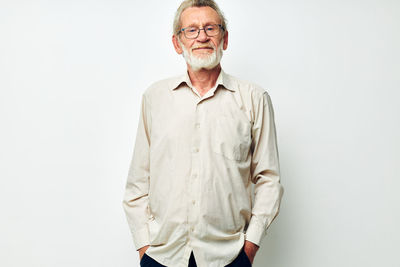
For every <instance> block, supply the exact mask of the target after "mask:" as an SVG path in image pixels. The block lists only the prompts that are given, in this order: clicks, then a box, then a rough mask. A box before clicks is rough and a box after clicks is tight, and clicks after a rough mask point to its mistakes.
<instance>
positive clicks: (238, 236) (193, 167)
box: [123, 70, 283, 267]
mask: <svg viewBox="0 0 400 267" xmlns="http://www.w3.org/2000/svg"><path fill="white" fill-rule="evenodd" d="M251 183H254V184H255V185H254V197H252V187H251ZM282 194H283V187H282V185H281V184H280V175H279V160H278V149H277V142H276V130H275V123H274V112H273V107H272V103H271V99H270V97H269V95H268V93H267V92H266V91H265V90H264V89H262V88H260V87H259V86H257V85H254V84H252V83H248V82H245V81H241V80H239V79H237V78H235V77H233V76H230V75H228V74H226V73H225V72H224V71H223V70H221V72H220V74H219V76H218V79H217V82H216V85H215V86H214V88H212V89H210V90H209V91H208V92H207V93H206V94H205V95H203V96H200V94H199V93H198V91H197V90H196V89H195V88H194V87H193V86H192V84H191V82H190V79H189V76H188V74H187V73H186V74H184V75H182V76H179V77H174V78H170V79H166V80H162V81H159V82H157V83H155V84H153V85H152V86H150V87H149V88H148V89H147V90H146V91H145V92H144V94H143V96H142V103H141V112H140V118H139V125H138V129H137V136H136V142H135V147H134V152H133V157H132V161H131V164H130V168H129V172H128V177H127V183H126V189H125V195H124V199H123V207H124V210H125V213H126V216H127V221H128V225H129V227H130V230H131V232H132V236H133V240H134V244H135V247H136V249H139V248H141V247H143V246H146V245H150V247H149V248H148V249H147V251H146V254H148V255H149V256H150V257H152V258H153V259H155V260H156V261H157V262H159V263H161V264H163V265H166V266H174V267H175V266H177V267H179V266H188V261H189V257H190V254H191V252H192V251H193V253H194V256H195V259H196V262H197V265H198V266H204V267H206V266H207V267H221V266H225V265H228V264H229V263H230V262H232V261H233V260H234V259H235V258H236V257H237V256H238V254H239V253H240V251H241V249H242V247H243V245H244V241H245V240H249V241H251V242H253V243H255V244H257V245H260V242H261V240H262V238H263V237H264V236H265V234H266V230H267V228H268V227H269V225H270V224H271V222H272V221H273V220H274V218H275V217H276V216H277V214H278V212H279V206H280V201H281V197H282Z"/></svg>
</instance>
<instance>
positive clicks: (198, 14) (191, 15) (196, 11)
mask: <svg viewBox="0 0 400 267" xmlns="http://www.w3.org/2000/svg"><path fill="white" fill-rule="evenodd" d="M181 23H182V25H183V26H191V25H200V24H204V25H205V24H220V23H221V18H220V17H219V15H218V13H217V11H215V10H214V9H213V8H211V7H208V6H206V7H189V8H187V9H185V10H184V11H183V12H182V14H181Z"/></svg>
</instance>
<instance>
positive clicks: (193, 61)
mask: <svg viewBox="0 0 400 267" xmlns="http://www.w3.org/2000/svg"><path fill="white" fill-rule="evenodd" d="M178 42H179V44H180V46H181V47H182V50H183V53H182V56H183V58H184V59H185V60H186V63H187V64H188V65H189V66H190V67H191V68H192V70H193V71H198V70H200V69H207V70H210V69H212V68H214V67H216V66H217V65H218V64H219V62H220V61H221V58H222V54H223V49H222V47H223V44H224V42H223V40H222V42H221V43H220V44H219V46H218V49H215V46H214V44H213V43H211V42H210V43H209V46H211V47H212V48H213V49H214V50H213V52H212V53H211V54H210V55H208V56H204V57H197V56H195V55H193V52H192V49H193V48H195V47H193V48H191V49H190V50H189V51H188V50H187V49H186V48H185V46H184V45H183V44H182V42H181V40H180V39H179V38H178Z"/></svg>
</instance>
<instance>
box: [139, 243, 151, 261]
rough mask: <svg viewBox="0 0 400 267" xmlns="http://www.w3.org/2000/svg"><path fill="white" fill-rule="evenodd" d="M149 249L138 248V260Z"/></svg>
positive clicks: (146, 247)
mask: <svg viewBox="0 0 400 267" xmlns="http://www.w3.org/2000/svg"><path fill="white" fill-rule="evenodd" d="M148 248H149V246H144V247H142V248H139V259H140V260H141V259H142V257H143V255H144V253H145V252H146V250H147V249H148Z"/></svg>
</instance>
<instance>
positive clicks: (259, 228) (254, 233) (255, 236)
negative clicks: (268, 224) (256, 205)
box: [246, 216, 266, 246]
mask: <svg viewBox="0 0 400 267" xmlns="http://www.w3.org/2000/svg"><path fill="white" fill-rule="evenodd" d="M265 235H266V231H265V230H264V226H263V225H262V223H260V222H258V220H257V219H256V218H255V217H254V216H253V217H252V218H251V220H250V223H249V227H247V231H246V240H248V241H250V242H252V243H254V244H256V245H257V246H260V244H261V240H262V239H263V238H264V236H265Z"/></svg>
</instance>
